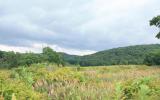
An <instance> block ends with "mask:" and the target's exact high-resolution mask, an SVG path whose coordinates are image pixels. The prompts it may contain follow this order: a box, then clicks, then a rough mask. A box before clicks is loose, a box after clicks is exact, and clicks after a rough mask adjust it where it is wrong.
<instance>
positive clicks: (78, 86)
mask: <svg viewBox="0 0 160 100" xmlns="http://www.w3.org/2000/svg"><path fill="white" fill-rule="evenodd" d="M77 67H79V66H75V67H70V66H69V67H58V66H57V65H51V64H50V65H49V66H46V65H45V64H34V65H31V67H18V68H13V69H1V70H0V79H1V80H2V81H1V82H0V86H1V88H0V98H5V100H11V98H12V99H13V98H16V100H129V99H132V100H159V97H160V84H159V82H160V76H159V75H160V68H159V67H148V66H140V65H127V66H124V65H119V66H101V67H79V70H77ZM117 83H118V84H117Z"/></svg>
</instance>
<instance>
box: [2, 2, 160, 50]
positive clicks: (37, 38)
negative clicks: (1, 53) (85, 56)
mask: <svg viewBox="0 0 160 100" xmlns="http://www.w3.org/2000/svg"><path fill="white" fill-rule="evenodd" d="M159 4H160V1H159V0H141V1H139V0H113V1H110V0H76V1H75V0H68V1H66V0H59V1H57V0H34V1H33V0H14V1H13V0H0V44H3V45H11V46H21V47H31V46H32V44H33V42H35V43H39V44H41V43H42V44H43V43H45V44H53V45H58V46H59V47H62V48H70V49H77V50H93V51H98V50H104V49H108V48H113V47H119V46H127V45H135V44H144V43H145V44H148V43H158V40H157V39H155V37H154V36H155V34H153V33H156V30H155V31H154V29H152V28H151V27H150V26H149V25H148V21H149V20H150V19H151V18H152V17H153V16H156V15H158V14H159V13H160V7H159Z"/></svg>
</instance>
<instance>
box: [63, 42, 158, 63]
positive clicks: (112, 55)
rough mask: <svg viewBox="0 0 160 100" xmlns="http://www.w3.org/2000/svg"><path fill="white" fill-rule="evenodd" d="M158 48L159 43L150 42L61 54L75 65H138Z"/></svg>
mask: <svg viewBox="0 0 160 100" xmlns="http://www.w3.org/2000/svg"><path fill="white" fill-rule="evenodd" d="M159 50H160V45H159V44H152V45H138V46H129V47H121V48H115V49H110V50H105V51H101V52H97V53H95V54H92V55H86V56H74V55H71V56H70V55H67V54H62V55H63V58H64V60H65V61H66V62H69V63H70V64H75V65H77V63H79V65H81V66H103V65H128V64H136V65H139V64H145V63H144V59H145V57H146V55H148V54H149V53H151V52H154V51H159Z"/></svg>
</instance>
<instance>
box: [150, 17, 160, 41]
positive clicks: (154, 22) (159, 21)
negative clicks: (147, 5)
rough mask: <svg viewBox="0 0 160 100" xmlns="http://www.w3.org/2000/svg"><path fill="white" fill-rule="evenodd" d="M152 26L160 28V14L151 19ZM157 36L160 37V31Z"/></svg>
mask: <svg viewBox="0 0 160 100" xmlns="http://www.w3.org/2000/svg"><path fill="white" fill-rule="evenodd" d="M150 26H156V27H158V28H159V29H160V15H158V16H156V17H154V18H153V19H152V20H150ZM156 37H157V38H158V39H159V38H160V32H159V33H158V34H157V35H156Z"/></svg>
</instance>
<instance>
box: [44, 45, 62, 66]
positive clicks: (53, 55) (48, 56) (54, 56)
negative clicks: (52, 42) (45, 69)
mask: <svg viewBox="0 0 160 100" xmlns="http://www.w3.org/2000/svg"><path fill="white" fill-rule="evenodd" d="M43 55H44V60H45V61H48V62H50V63H56V64H57V65H58V66H59V65H60V64H62V65H63V60H62V58H61V57H60V55H59V54H58V53H57V52H55V51H54V50H53V49H51V48H50V47H45V48H43Z"/></svg>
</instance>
